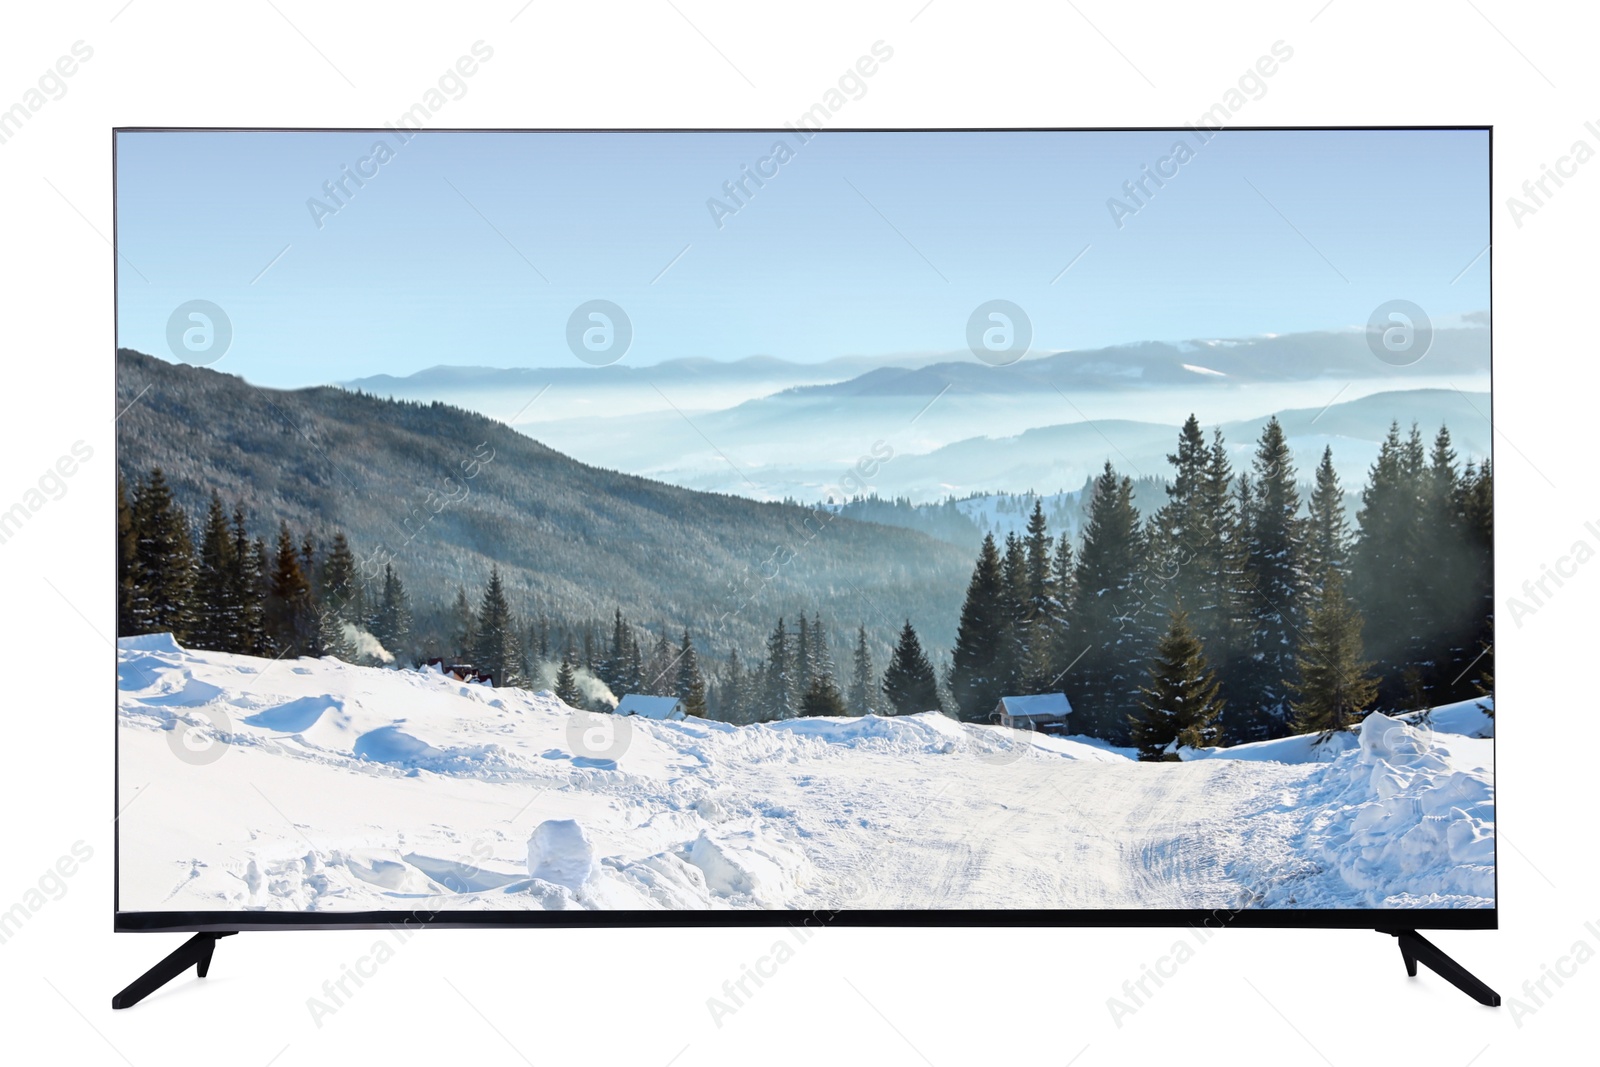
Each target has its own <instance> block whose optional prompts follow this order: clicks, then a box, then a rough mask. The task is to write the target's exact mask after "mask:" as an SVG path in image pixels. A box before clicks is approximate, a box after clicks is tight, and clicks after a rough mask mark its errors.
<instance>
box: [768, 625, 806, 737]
mask: <svg viewBox="0 0 1600 1067" xmlns="http://www.w3.org/2000/svg"><path fill="white" fill-rule="evenodd" d="M798 697H799V694H798V693H796V692H795V677H794V649H793V642H791V641H790V639H789V632H788V630H786V629H785V628H784V624H783V619H781V618H780V619H779V620H778V626H777V628H776V629H774V630H773V631H772V636H771V637H769V638H768V639H767V665H766V684H765V686H764V688H763V692H762V699H761V717H762V719H763V720H765V721H768V722H772V721H776V720H779V719H792V718H794V713H795V707H796V704H797V703H798Z"/></svg>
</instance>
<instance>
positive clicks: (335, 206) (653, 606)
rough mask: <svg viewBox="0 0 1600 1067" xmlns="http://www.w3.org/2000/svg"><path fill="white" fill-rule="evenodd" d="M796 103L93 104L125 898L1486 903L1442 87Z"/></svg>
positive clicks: (1484, 174)
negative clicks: (284, 115)
mask: <svg viewBox="0 0 1600 1067" xmlns="http://www.w3.org/2000/svg"><path fill="white" fill-rule="evenodd" d="M819 107H821V105H819ZM822 110H823V111H825V110H826V108H822ZM816 111H817V109H813V113H807V115H806V116H805V117H804V118H802V119H801V120H799V121H797V122H795V123H792V124H789V125H787V126H784V127H781V128H774V129H769V130H753V131H631V132H623V131H462V130H440V129H434V128H430V124H429V113H428V110H427V108H426V107H423V106H422V105H419V107H418V108H416V109H413V110H412V111H411V112H407V113H406V114H405V115H404V116H402V117H401V118H400V119H398V120H397V121H396V122H394V123H391V124H388V125H386V126H383V127H381V128H375V129H369V130H339V131H321V130H301V131H295V130H122V131H118V132H117V133H116V135H115V177H116V232H115V245H116V257H117V286H116V312H117V314H116V328H117V337H116V353H115V375H116V412H117V416H116V418H117V422H116V432H117V451H118V456H117V462H118V473H119V477H118V486H117V499H116V523H117V588H116V600H117V618H118V640H117V651H116V667H115V671H116V703H117V708H116V737H117V768H116V771H117V811H118V817H117V834H118V870H117V894H118V896H117V915H118V923H119V925H121V926H124V927H144V928H149V927H160V926H169V927H184V926H188V927H191V928H195V927H205V926H213V927H215V926H225V927H227V928H232V929H238V928H243V927H246V926H250V925H253V924H257V925H271V924H278V925H297V924H298V925H314V924H317V923H336V924H344V925H352V924H361V923H363V922H377V921H379V920H382V919H386V918H392V917H393V916H395V915H397V914H415V915H426V916H429V917H430V918H432V917H442V918H443V919H445V920H446V921H459V922H463V923H467V922H474V921H480V920H481V921H485V922H487V921H498V922H512V923H515V922H523V923H535V922H549V921H560V922H566V923H568V924H571V923H582V922H595V923H600V922H606V921H611V922H620V921H636V922H664V921H672V917H676V919H677V921H684V922H710V921H724V922H737V921H752V922H759V921H772V916H781V915H785V914H790V913H793V912H795V911H807V912H825V913H827V914H829V915H842V916H847V917H850V916H853V917H856V918H858V919H860V918H865V919H870V920H873V921H882V922H896V921H906V920H907V917H916V918H917V919H918V920H919V921H924V922H928V921H931V922H935V923H937V922H941V921H949V922H961V921H972V920H974V919H982V920H985V921H996V922H1004V921H1008V920H1011V921H1029V922H1052V921H1055V922H1063V923H1072V922H1078V921H1122V922H1140V921H1144V920H1145V919H1149V918H1154V917H1173V916H1184V915H1197V914H1201V913H1208V914H1222V915H1226V916H1229V917H1240V918H1241V920H1242V921H1254V922H1259V923H1262V924H1268V925H1270V924H1274V923H1277V924H1284V925H1287V924H1293V923H1296V922H1309V921H1313V920H1315V921H1319V922H1329V923H1333V924H1346V925H1365V924H1370V923H1373V922H1374V921H1376V922H1377V924H1378V925H1382V922H1383V921H1384V920H1383V918H1382V916H1383V915H1385V914H1395V915H1399V914H1403V915H1404V923H1405V925H1406V926H1408V927H1415V926H1419V925H1420V926H1427V925H1435V926H1437V925H1457V926H1471V925H1480V926H1487V925H1492V924H1493V920H1494V914H1495V906H1496V893H1495V816H1494V811H1495V808H1494V803H1495V800H1494V741H1493V738H1494V724H1495V707H1494V702H1493V695H1492V694H1493V678H1494V674H1493V670H1494V654H1493V646H1494V631H1493V602H1492V592H1493V585H1492V583H1493V551H1492V550H1493V463H1492V454H1491V453H1492V439H1491V421H1490V414H1491V391H1490V254H1489V244H1490V239H1491V235H1490V230H1489V208H1490V202H1491V201H1490V189H1489V174H1490V168H1489V152H1490V131H1489V130H1487V129H1485V128H1428V129H1415V128H1406V129H1225V128H1223V127H1222V125H1221V123H1220V122H1219V123H1218V124H1217V125H1215V126H1209V125H1204V124H1202V125H1197V126H1193V127H1181V128H1174V129H1165V130H1162V129H1145V130H1010V131H1003V130H983V131H976V130H959V131H958V130H942V131H907V130H899V131H894V130H875V131H874V130H842V129H833V128H829V126H828V124H827V122H826V118H827V116H826V115H824V114H816V113H814V112H816ZM551 912H561V913H565V915H564V916H563V917H556V916H551V915H550V914H549V913H551ZM1375 915H1376V916H1377V919H1376V920H1375V919H1374V916H1375ZM713 916H716V917H717V919H716V920H713V918H712V917H713ZM763 916H764V917H766V918H762V917H763ZM608 917H609V918H608ZM963 917H965V920H964V919H963ZM1395 921H1399V920H1395Z"/></svg>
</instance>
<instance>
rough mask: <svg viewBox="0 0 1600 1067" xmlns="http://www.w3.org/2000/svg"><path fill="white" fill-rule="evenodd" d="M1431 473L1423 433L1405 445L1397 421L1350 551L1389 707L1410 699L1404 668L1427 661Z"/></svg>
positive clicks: (1375, 468) (1356, 594)
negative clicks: (1425, 505) (1426, 501)
mask: <svg viewBox="0 0 1600 1067" xmlns="http://www.w3.org/2000/svg"><path fill="white" fill-rule="evenodd" d="M1425 470H1426V458H1425V453H1424V450H1423V447H1422V437H1421V434H1420V433H1419V432H1418V430H1417V428H1416V427H1415V426H1413V427H1412V428H1411V433H1410V436H1409V437H1408V438H1406V439H1405V440H1402V439H1401V437H1400V427H1399V424H1398V423H1395V424H1391V426H1390V427H1389V433H1388V436H1387V437H1386V438H1385V439H1384V441H1383V443H1382V445H1380V446H1379V449H1378V458H1377V459H1376V460H1374V461H1373V465H1372V469H1371V471H1370V473H1369V474H1368V478H1367V485H1366V488H1364V489H1363V490H1362V493H1361V505H1362V506H1361V510H1360V511H1359V512H1357V514H1356V521H1357V524H1358V526H1359V528H1360V534H1359V537H1358V538H1357V540H1356V543H1355V546H1354V548H1353V549H1352V551H1351V561H1350V570H1351V583H1350V593H1351V596H1352V598H1353V599H1354V601H1355V604H1356V607H1357V608H1358V609H1359V610H1360V612H1361V614H1362V616H1363V617H1364V619H1365V625H1366V648H1367V650H1368V654H1369V655H1370V656H1371V657H1372V659H1373V663H1374V667H1375V668H1376V671H1377V673H1378V677H1379V679H1380V682H1379V690H1378V700H1379V703H1380V705H1381V706H1383V707H1389V708H1394V707H1398V706H1400V705H1401V704H1402V703H1403V702H1404V699H1405V692H1404V682H1403V676H1404V672H1405V669H1406V667H1407V666H1408V665H1410V664H1412V663H1416V662H1418V661H1420V660H1421V658H1422V655H1423V651H1422V650H1423V646H1424V644H1425V642H1426V635H1427V634H1428V633H1429V631H1430V630H1431V629H1432V626H1431V623H1430V620H1429V619H1428V617H1427V615H1428V613H1429V607H1428V606H1427V605H1426V604H1424V603H1423V600H1424V584H1423V583H1424V581H1425V578H1424V577H1423V571H1424V570H1425V569H1426V568H1427V567H1428V566H1429V561H1428V560H1427V559H1426V558H1425V556H1426V543H1425V539H1426V535H1427V531H1425V530H1424V528H1423V522H1422V514H1423V509H1422V493H1423V485H1422V480H1423V475H1424V472H1425Z"/></svg>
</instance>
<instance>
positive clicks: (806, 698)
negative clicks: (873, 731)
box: [800, 674, 850, 717]
mask: <svg viewBox="0 0 1600 1067" xmlns="http://www.w3.org/2000/svg"><path fill="white" fill-rule="evenodd" d="M849 713H850V712H849V709H847V708H846V707H845V706H844V697H843V696H841V695H840V693H839V687H838V686H837V685H836V684H834V681H833V678H832V677H830V676H829V675H826V674H819V675H816V676H815V677H813V678H812V679H811V684H810V685H809V686H807V687H806V691H805V693H803V694H802V695H801V697H800V714H801V715H803V716H812V717H815V716H823V715H828V716H834V717H838V716H843V715H848V714H849Z"/></svg>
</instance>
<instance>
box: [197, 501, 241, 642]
mask: <svg viewBox="0 0 1600 1067" xmlns="http://www.w3.org/2000/svg"><path fill="white" fill-rule="evenodd" d="M233 552H234V548H233V531H232V530H231V529H230V528H229V527H228V516H227V512H226V511H224V510H223V507H222V498H221V497H220V496H218V495H217V492H216V490H212V492H211V502H210V504H209V506H208V507H207V509H206V518H205V524H204V525H203V526H202V527H201V532H200V558H199V567H198V570H197V573H196V582H195V589H194V596H193V607H194V629H193V631H192V632H191V633H190V635H189V637H190V640H191V642H192V643H193V644H194V645H195V647H197V648H209V649H214V650H216V651H219V652H239V651H243V649H242V648H241V646H242V645H243V644H244V641H243V639H242V637H241V635H240V633H239V622H240V619H239V615H240V605H239V602H238V600H237V599H236V598H237V594H238V592H239V590H238V588H237V584H236V575H235V573H234V572H235V568H236V561H235V559H234V554H233Z"/></svg>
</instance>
